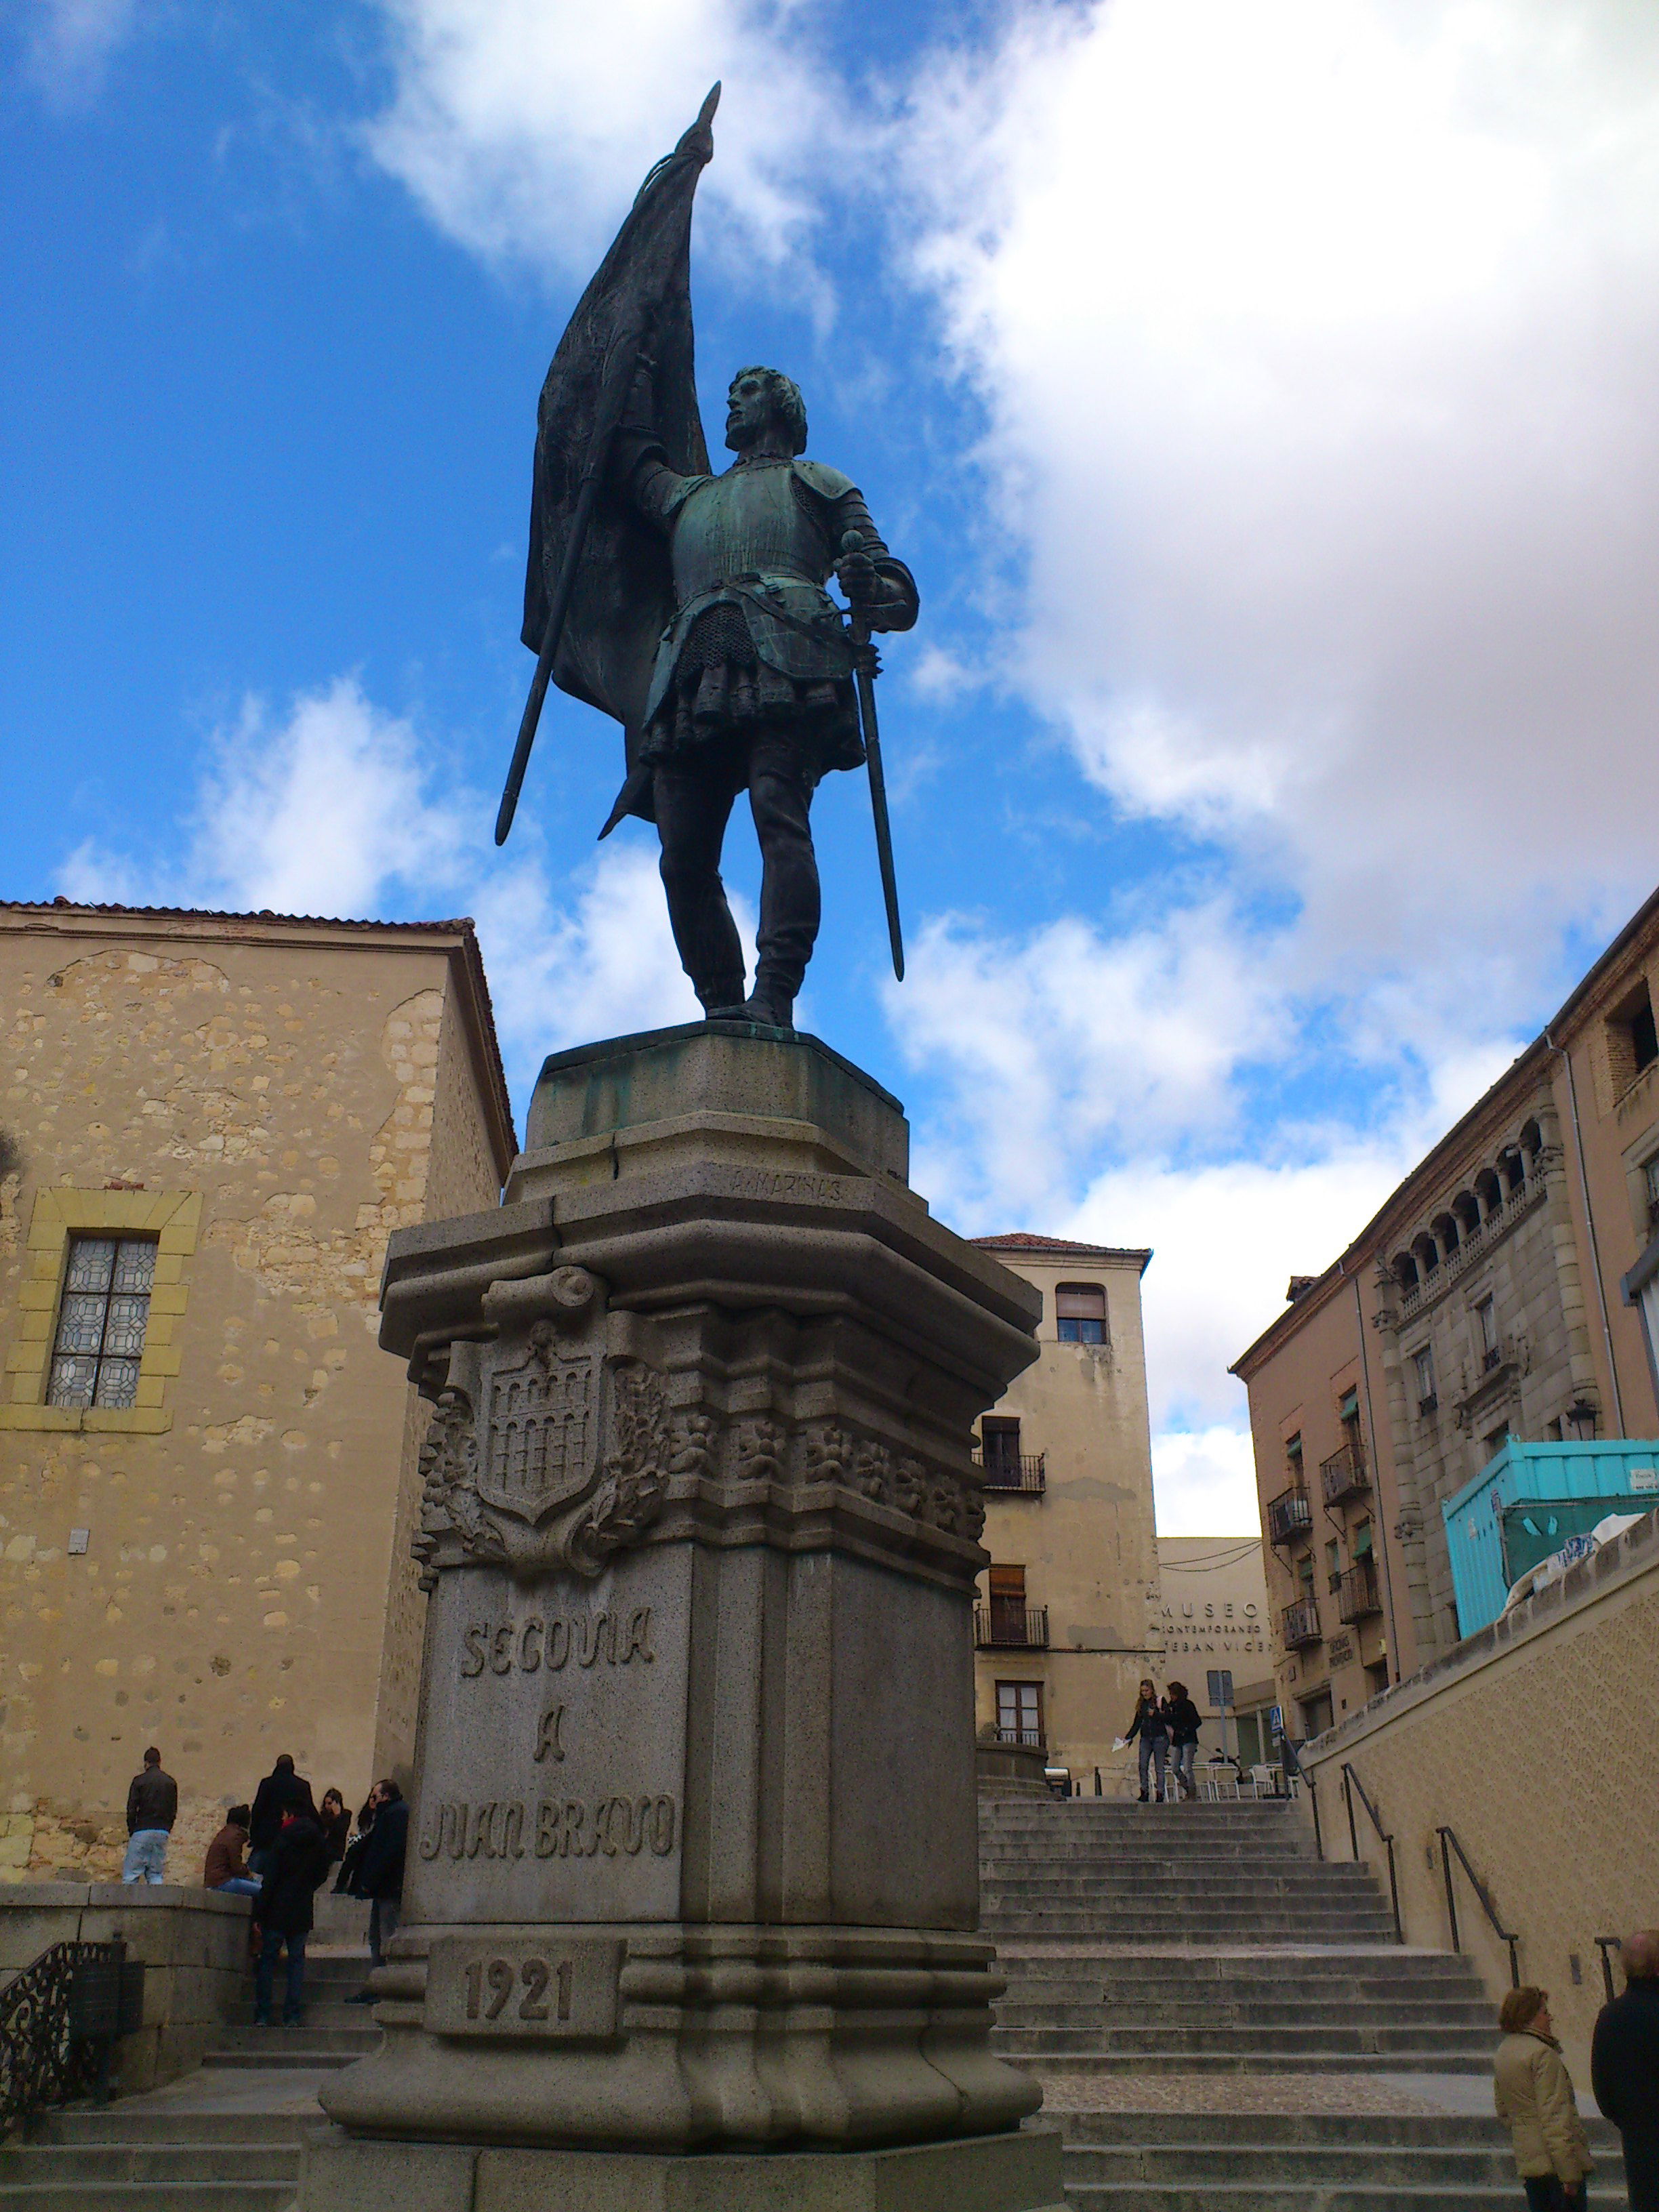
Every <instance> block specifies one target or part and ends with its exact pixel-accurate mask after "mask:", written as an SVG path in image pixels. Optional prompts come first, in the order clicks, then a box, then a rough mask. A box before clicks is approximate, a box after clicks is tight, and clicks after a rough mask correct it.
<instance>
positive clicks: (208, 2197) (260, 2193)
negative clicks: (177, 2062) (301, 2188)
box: [0, 2152, 300, 2212]
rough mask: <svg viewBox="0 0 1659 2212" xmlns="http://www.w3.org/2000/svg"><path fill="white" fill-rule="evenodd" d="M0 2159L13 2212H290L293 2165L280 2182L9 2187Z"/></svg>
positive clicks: (3, 2190) (295, 2177)
mask: <svg viewBox="0 0 1659 2212" xmlns="http://www.w3.org/2000/svg"><path fill="white" fill-rule="evenodd" d="M10 2155H11V2154H10V2153H9V2152H7V2153H0V2204H14V2205H15V2206H16V2207H17V2208H18V2212H291V2207H292V2205H293V2203H294V2191H295V2188H296V2187H297V2185H298V2183H299V2179H300V2169H299V2161H298V2160H297V2159H296V2160H295V2167H294V2172H293V2173H292V2174H291V2175H290V2176H289V2178H288V2179H286V2180H285V2181H252V2182H247V2181H161V2182H156V2181H100V2182H94V2183H91V2184H88V2183H86V2182H81V2181H70V2182H60V2181H12V2180H9V2179H6V2178H5V2177H6V2175H7V2174H8V2173H9V2167H8V2166H6V2164H5V2163H4V2161H5V2160H6V2159H7V2158H9V2156H10Z"/></svg>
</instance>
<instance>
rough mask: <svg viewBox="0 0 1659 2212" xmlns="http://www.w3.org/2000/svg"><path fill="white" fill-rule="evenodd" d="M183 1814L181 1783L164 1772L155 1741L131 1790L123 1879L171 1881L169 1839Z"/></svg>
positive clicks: (133, 1781)
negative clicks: (180, 1805) (168, 1851)
mask: <svg viewBox="0 0 1659 2212" xmlns="http://www.w3.org/2000/svg"><path fill="white" fill-rule="evenodd" d="M178 1817H179V1785H178V1784H177V1783H176V1782H175V1781H174V1780H173V1777H172V1776H171V1775H170V1774H164V1773H163V1772H162V1771H161V1753H160V1752H159V1751H157V1749H156V1748H155V1745H154V1744H152V1745H151V1746H150V1747H149V1750H148V1751H147V1752H146V1753H144V1771H143V1773H142V1774H135V1775H134V1776H133V1778H132V1784H131V1788H130V1789H129V1790H128V1791H127V1855H126V1857H125V1860H124V1861H123V1862H122V1866H121V1879H122V1881H145V1882H150V1883H154V1884H160V1883H161V1882H164V1881H166V1880H167V1838H168V1837H169V1836H170V1835H171V1834H172V1833H173V1822H174V1821H175V1820H177V1819H178Z"/></svg>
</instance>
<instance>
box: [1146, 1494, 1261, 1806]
mask: <svg viewBox="0 0 1659 2212" xmlns="http://www.w3.org/2000/svg"><path fill="white" fill-rule="evenodd" d="M1158 1584H1159V1589H1160V1592H1161V1595H1162V1602H1161V1603H1160V1604H1159V1605H1158V1607H1157V1608H1156V1609H1155V1610H1154V1612H1153V1613H1152V1615H1151V1616H1150V1618H1149V1620H1148V1621H1147V1632H1148V1635H1149V1637H1157V1638H1161V1639H1162V1641H1163V1644H1164V1678H1163V1679H1161V1680H1159V1682H1158V1687H1159V1689H1163V1688H1164V1686H1165V1681H1176V1682H1183V1683H1184V1684H1185V1685H1186V1687H1187V1693H1188V1696H1189V1697H1190V1698H1191V1699H1192V1700H1193V1702H1194V1705H1196V1706H1197V1707H1198V1709H1199V1711H1200V1713H1201V1714H1202V1715H1203V1726H1202V1727H1201V1728H1200V1730H1199V1737H1198V1748H1199V1756H1200V1759H1208V1758H1210V1757H1211V1756H1212V1754H1213V1753H1219V1752H1221V1751H1223V1750H1224V1749H1225V1752H1226V1753H1228V1754H1229V1755H1230V1756H1231V1757H1232V1758H1236V1759H1242V1761H1243V1764H1244V1765H1246V1766H1254V1765H1256V1764H1258V1762H1260V1761H1261V1760H1263V1759H1267V1758H1270V1757H1271V1756H1272V1755H1273V1749H1272V1737H1271V1733H1270V1730H1269V1729H1268V1726H1267V1711H1268V1709H1269V1708H1271V1707H1272V1706H1273V1705H1275V1704H1276V1703H1277V1702H1278V1692H1277V1690H1276V1688H1275V1686H1274V1684H1273V1674H1272V1659H1271V1656H1270V1655H1271V1650H1272V1644H1271V1639H1270V1638H1269V1635H1268V1613H1267V1574H1266V1571H1265V1570H1264V1568H1263V1566H1262V1563H1261V1542H1260V1541H1259V1539H1257V1538H1256V1537H1254V1536H1243V1537H1240V1536H1160V1537H1159V1538H1158ZM1223 1673H1225V1674H1231V1676H1232V1696H1231V1699H1230V1700H1229V1704H1228V1710H1227V1713H1226V1727H1225V1745H1224V1742H1223V1735H1224V1730H1223V1727H1222V1714H1221V1711H1220V1708H1219V1707H1218V1705H1216V1703H1215V1701H1214V1700H1213V1699H1212V1698H1211V1696H1210V1680H1211V1677H1212V1675H1214V1674H1223Z"/></svg>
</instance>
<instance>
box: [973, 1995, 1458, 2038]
mask: <svg viewBox="0 0 1659 2212" xmlns="http://www.w3.org/2000/svg"><path fill="white" fill-rule="evenodd" d="M1103 2013H1107V2014H1109V2015H1113V2016H1114V2018H1115V2019H1116V2020H1118V2021H1121V2020H1122V2019H1123V2018H1124V2017H1125V2016H1126V2015H1127V2017H1129V2018H1130V2019H1132V2020H1133V2021H1134V2023H1135V2024H1136V2025H1137V2026H1139V2027H1158V2028H1165V2027H1168V2028H1186V2027H1208V2026H1214V2027H1229V2028H1242V2027H1249V2028H1256V2029H1260V2030H1261V2032H1262V2033H1264V2034H1273V2033H1276V2032H1277V2031H1278V2030H1279V2029H1281V2028H1295V2027H1321V2026H1329V2027H1364V2025H1365V2024H1366V2022H1367V2021H1375V2020H1376V2019H1377V2018H1378V2016H1379V2015H1380V2014H1383V2015H1385V2017H1386V2019H1387V2021H1388V2023H1389V2025H1390V2026H1391V2027H1420V2028H1467V2029H1468V2030H1469V2031H1470V2032H1471V2033H1473V2032H1474V2031H1476V2030H1478V2029H1480V2028H1485V2027H1491V2026H1492V2007H1491V2006H1490V2005H1487V2004H1480V2003H1478V2002H1474V2001H1473V2000H1470V1999H1462V1998H1455V1997H1448V1998H1443V1999H1435V1998H1429V1997H1405V1998H1400V1999H1397V2000H1395V2001H1394V2002H1390V2003H1389V2004H1388V2006H1387V2007H1386V2008H1383V2007H1381V2006H1378V2005H1376V2004H1375V2003H1369V2002H1362V2001H1360V2000H1358V1999H1355V1998H1346V1997H1334V1998H1304V2000H1302V2002H1299V2003H1289V2002H1287V2003H1282V2004H1270V2003H1264V2004H1213V2003H1210V2004H1205V2003H1188V2002H1183V2001H1180V2000H1173V2001H1171V2002H1167V2003H1165V2002H1158V2001H1157V2000H1155V1999H1142V2000H1141V2001H1140V2002H1137V2003H1135V2004H1133V2005H1132V2006H1125V2005H1122V2004H1120V2003H1116V2002H1114V2001H1113V2000H1112V1999H1111V1998H1109V1997H1108V1998H1104V1999H1102V2000H1100V2001H1098V2002H1096V2003H1093V2004H1086V2003H1078V2002H1074V2001H1067V2002H1054V2000H1053V1999H1052V1998H1044V1999H1037V2000H1035V2001H1034V2000H1033V1999H1032V1997H1031V1996H1030V1995H1029V1994H1028V1993H1027V1992H1026V1991H1025V1990H1018V1991H1016V1990H1010V1991H1009V1993H1008V1995H1007V1996H1003V1997H1000V1998H999V1999H998V2000H997V2006H996V2016H997V2025H998V2027H1097V2026H1098V2025H1100V2024H1101V2015H1102V2014H1103Z"/></svg>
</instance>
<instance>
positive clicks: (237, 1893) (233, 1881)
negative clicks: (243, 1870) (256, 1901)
mask: <svg viewBox="0 0 1659 2212" xmlns="http://www.w3.org/2000/svg"><path fill="white" fill-rule="evenodd" d="M213 1887H215V1889H216V1890H217V1891H218V1893H219V1894H220V1896H221V1897H258V1894H259V1892H260V1891H261V1890H262V1889H263V1888H264V1883H263V1882H259V1881H254V1879H253V1877H252V1875H246V1874H234V1875H232V1876H231V1877H230V1880H229V1881H216V1882H215V1883H214V1885H213Z"/></svg>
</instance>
